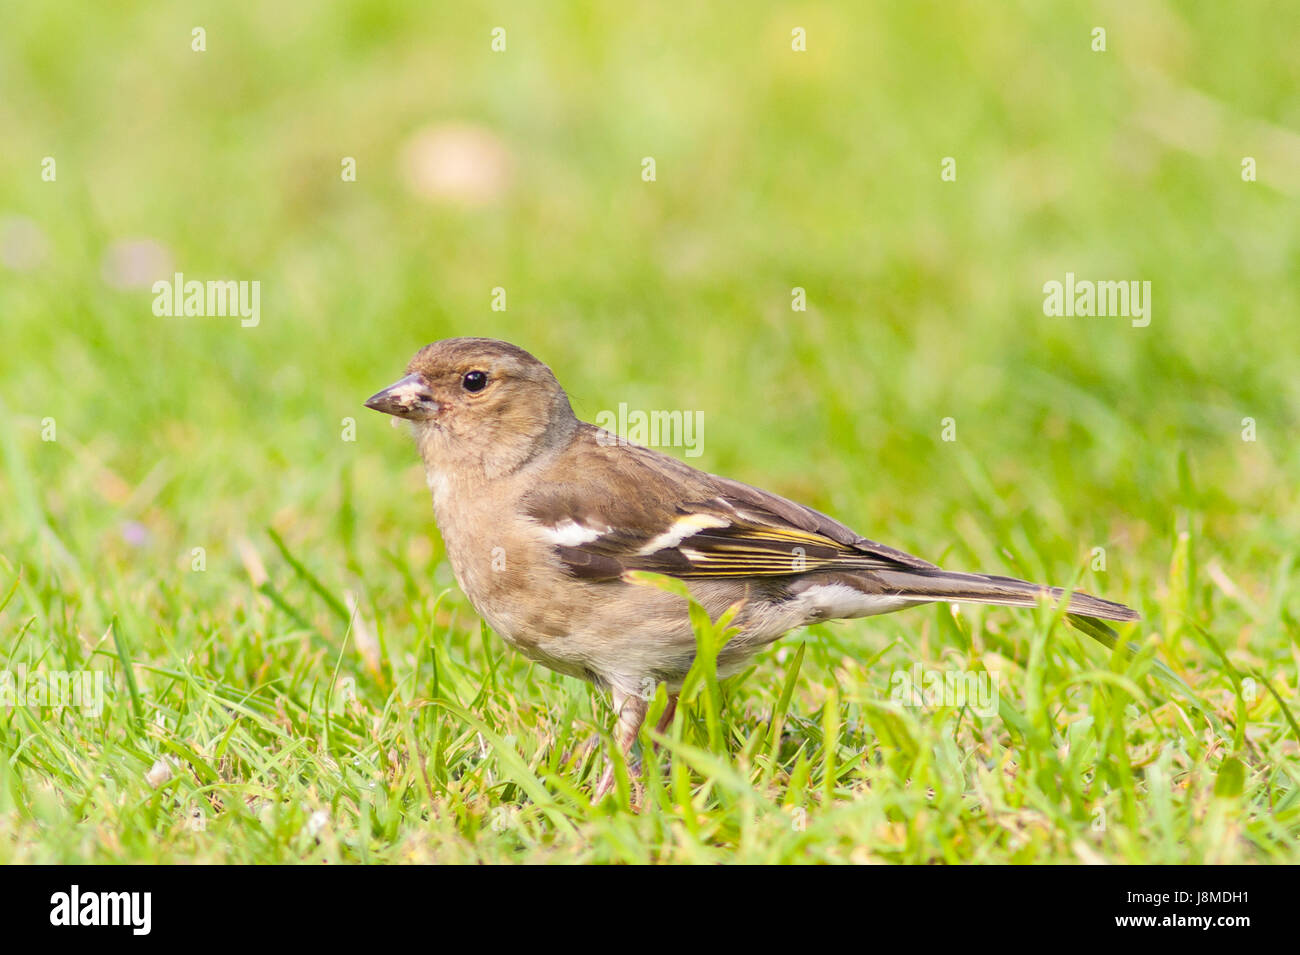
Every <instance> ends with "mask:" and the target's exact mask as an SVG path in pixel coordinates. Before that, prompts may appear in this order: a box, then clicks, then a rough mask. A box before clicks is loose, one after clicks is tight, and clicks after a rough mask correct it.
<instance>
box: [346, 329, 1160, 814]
mask: <svg viewBox="0 0 1300 955" xmlns="http://www.w3.org/2000/svg"><path fill="white" fill-rule="evenodd" d="M406 370H407V374H406V377H404V378H402V379H401V380H400V381H398V382H396V383H395V384H393V385H390V386H389V387H387V388H385V389H384V390H383V391H381V392H379V393H378V394H376V395H374V396H373V397H372V398H370V399H369V400H368V401H367V402H366V407H368V408H373V409H374V410H376V411H382V412H384V413H385V414H390V415H396V416H397V417H399V418H406V419H408V420H410V421H412V422H413V423H414V432H415V438H416V442H417V443H418V445H419V448H420V455H421V457H423V459H424V466H425V471H426V475H427V477H428V482H429V488H430V489H431V490H432V492H433V509H434V514H435V516H436V518H437V521H438V527H439V529H440V530H441V531H442V536H443V540H444V542H445V543H446V547H447V555H448V557H449V558H450V559H451V565H452V569H453V570H454V571H455V574H456V580H457V581H458V582H459V583H460V586H461V589H462V590H464V592H465V595H466V596H467V597H469V599H470V602H471V603H472V604H473V605H474V607H475V608H476V609H477V610H478V612H479V613H480V614H481V615H482V616H483V618H484V619H485V620H486V621H487V622H488V624H489V625H490V626H491V627H492V629H494V630H495V631H496V632H497V633H498V634H500V635H501V636H502V637H504V638H505V639H506V640H507V641H508V642H509V643H510V644H511V645H513V646H514V647H516V648H517V649H518V650H519V651H520V652H522V653H523V654H525V655H526V656H528V657H529V658H530V659H533V660H536V661H538V662H539V663H542V664H544V665H546V666H548V667H550V668H551V669H553V670H558V671H559V672H561V673H567V674H569V675H570V676H575V677H580V678H582V679H585V680H590V681H591V682H593V683H595V684H596V685H597V686H599V687H602V688H608V689H609V690H610V692H611V693H612V695H613V704H614V712H615V713H616V714H617V722H616V725H615V729H614V738H615V741H616V743H617V744H618V745H619V746H620V747H621V748H622V749H623V751H624V753H627V752H628V751H629V750H630V749H631V747H632V745H633V743H634V742H635V740H636V737H637V734H638V732H639V731H640V728H641V724H642V722H643V721H644V719H645V715H646V710H647V707H648V702H649V700H650V699H652V698H653V692H654V688H655V687H656V686H657V685H658V684H659V683H660V682H662V683H665V684H667V688H668V691H669V701H670V705H669V708H668V711H667V712H666V713H665V715H664V720H663V722H662V723H661V724H660V726H661V729H662V728H664V727H666V725H667V723H668V721H669V720H670V719H671V717H672V713H673V707H674V706H675V705H676V692H677V691H678V690H679V689H680V687H681V682H682V680H683V678H684V677H685V676H686V673H687V671H688V670H689V669H690V666H691V663H692V661H693V660H694V657H695V636H694V632H693V630H692V628H691V624H690V620H689V617H688V613H687V605H686V602H685V601H684V600H683V599H682V598H680V597H678V596H676V595H674V594H672V593H669V592H667V591H665V590H661V589H658V588H654V587H647V586H643V585H640V584H637V583H633V582H631V581H629V580H628V579H627V576H626V574H627V573H628V572H629V571H652V572H656V573H660V574H667V575H669V576H672V577H676V578H680V579H681V580H682V581H684V582H685V583H686V584H687V586H688V587H689V589H690V591H691V593H692V595H693V596H694V597H695V599H696V600H697V601H698V602H699V603H700V604H701V605H702V606H703V607H704V608H705V609H707V610H708V612H709V614H710V615H711V616H712V617H714V618H716V617H717V616H719V615H720V614H721V613H723V612H724V611H725V610H727V608H729V607H731V606H732V605H735V604H739V605H740V610H739V613H738V614H737V615H736V617H735V618H734V626H736V627H738V628H739V633H738V634H737V635H736V636H734V637H733V638H732V639H731V640H730V641H729V642H727V643H726V645H725V646H724V647H723V648H722V650H721V652H720V653H719V656H718V669H719V673H720V675H723V676H725V675H728V674H730V673H734V672H736V671H737V670H739V669H740V668H741V667H742V666H743V665H744V664H745V662H746V661H747V660H748V659H749V658H750V657H751V656H753V655H754V654H755V653H756V652H758V651H759V650H760V649H762V648H763V647H764V646H766V645H767V644H769V643H771V642H773V641H774V640H776V639H777V638H778V637H780V636H781V635H782V634H784V633H786V632H787V631H789V630H793V629H795V628H796V627H801V626H804V625H806V624H811V623H816V622H819V621H824V620H833V619H839V618H850V617H867V616H871V615H873V614H881V613H891V612H893V611H895V610H901V609H903V608H904V607H913V606H916V605H918V604H926V603H933V602H936V601H968V602H972V603H983V604H1001V605H1006V606H1013V607H1032V606H1036V605H1037V604H1038V603H1039V601H1040V600H1043V599H1048V600H1056V599H1060V598H1062V597H1064V596H1065V595H1064V592H1063V591H1062V590H1060V589H1059V588H1056V587H1047V586H1043V585H1040V584H1032V583H1029V582H1027V581H1024V580H1017V579H1015V578H1012V577H992V576H987V575H984V574H965V573H956V572H952V571H947V570H941V569H940V568H938V567H936V566H935V565H933V564H930V563H927V562H926V561H924V560H921V559H919V558H916V557H913V556H911V555H910V554H906V553H904V552H903V551H900V550H895V549H894V548H892V547H887V546H885V545H884V544H878V543H876V542H875V541H871V540H867V538H865V537H863V536H861V535H860V534H857V533H855V532H854V531H852V530H850V529H849V528H847V527H845V526H844V525H843V524H840V523H838V522H836V521H834V520H832V519H831V518H829V517H827V516H826V515H824V514H820V513H818V512H817V511H814V510H812V509H810V508H807V507H804V506H803V505H801V504H795V503H794V502H792V501H788V500H786V499H784V498H781V497H778V496H776V495H775V494H770V493H768V492H767V491H761V490H759V489H758V488H754V487H750V486H749V485H747V484H741V483H739V482H738V481H732V480H728V479H727V478H723V477H717V476H716V475H712V474H706V473H704V472H702V471H697V470H696V469H694V468H692V467H690V466H688V465H686V464H684V463H682V462H681V461H679V460H677V459H676V458H672V457H669V456H667V455H664V454H660V453H658V452H657V451H652V450H650V449H648V448H644V447H640V446H638V445H631V444H628V443H626V441H623V440H619V439H618V438H617V437H615V436H613V435H611V434H610V433H609V432H607V431H604V430H602V429H600V428H597V427H595V426H593V425H590V424H586V423H584V422H582V421H579V420H578V419H577V418H576V417H575V416H574V414H573V409H572V408H570V406H569V399H568V397H567V396H566V395H565V393H564V389H563V388H561V387H560V383H559V382H558V381H557V380H556V378H555V375H553V374H552V373H551V370H550V369H549V368H548V367H546V365H544V364H542V363H541V362H540V361H538V360H537V359H536V358H534V357H533V356H532V355H530V354H528V352H526V351H524V350H523V349H521V348H518V347H516V346H514V345H511V344H508V343H507V342H502V341H495V340H492V339H487V338H449V339H446V340H444V341H440V342H434V343H433V344H432V345H427V346H425V347H424V348H422V349H420V351H419V352H418V353H417V354H416V356H415V357H414V358H413V359H412V360H411V363H410V364H409V365H408V366H407V369H406ZM1067 609H1068V611H1069V612H1070V613H1071V614H1076V615H1080V616H1084V617H1092V618H1102V619H1107V620H1136V619H1138V615H1137V614H1136V613H1134V612H1133V611H1132V610H1130V609H1129V608H1128V607H1125V606H1123V605H1122V604H1117V603H1112V602H1110V601H1108V600H1101V599H1099V598H1097V597H1090V596H1087V595H1086V594H1079V593H1075V594H1071V595H1070V596H1069V604H1068V607H1067ZM613 780H614V776H613V761H612V760H611V761H610V763H609V764H608V765H607V768H606V771H605V773H604V774H603V776H602V778H601V781H600V784H599V786H598V787H597V791H596V792H597V796H600V795H603V794H604V793H605V792H607V791H608V790H609V788H610V787H611V785H612V784H613Z"/></svg>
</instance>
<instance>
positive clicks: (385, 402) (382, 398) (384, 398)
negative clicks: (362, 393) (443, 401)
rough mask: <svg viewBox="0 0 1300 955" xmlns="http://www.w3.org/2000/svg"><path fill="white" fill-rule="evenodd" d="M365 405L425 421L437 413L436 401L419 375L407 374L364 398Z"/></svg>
mask: <svg viewBox="0 0 1300 955" xmlns="http://www.w3.org/2000/svg"><path fill="white" fill-rule="evenodd" d="M366 407H367V408H373V409H374V410H375V411H382V412H383V413H384V414H390V415H394V416H395V417H398V418H409V419H410V420H412V421H427V420H428V419H429V418H432V417H433V416H434V415H436V414H437V413H438V402H437V401H435V400H434V398H433V393H432V392H431V391H429V386H428V385H426V384H425V383H424V379H423V378H421V377H420V376H419V375H407V376H406V377H405V378H403V379H402V380H401V381H396V382H394V383H393V384H391V385H389V386H388V387H387V388H385V389H384V390H383V391H381V392H379V393H377V394H373V395H371V396H370V397H369V398H367V399H366Z"/></svg>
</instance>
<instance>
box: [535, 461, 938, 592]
mask: <svg viewBox="0 0 1300 955" xmlns="http://www.w3.org/2000/svg"><path fill="white" fill-rule="evenodd" d="M652 463H653V462H652ZM670 467H671V465H668V466H666V467H665V468H646V469H644V470H642V471H641V473H640V475H639V477H640V481H639V482H638V483H637V484H636V485H635V487H629V488H627V489H626V490H627V491H628V492H629V493H624V494H621V493H610V494H593V493H592V489H591V487H590V485H589V484H588V483H587V482H577V483H574V484H570V483H567V482H560V483H550V482H548V483H546V484H544V485H541V486H539V487H538V488H537V489H535V491H534V492H533V493H532V494H530V495H529V498H528V502H527V508H526V510H527V513H528V514H529V517H530V518H532V519H533V520H534V521H536V522H537V523H538V524H539V525H540V526H541V527H542V530H543V533H544V535H545V536H546V537H547V539H548V540H549V541H550V542H551V543H552V544H553V546H554V549H555V553H556V555H557V556H558V558H559V559H560V561H561V562H562V563H563V564H564V565H565V567H566V568H567V569H568V571H569V572H570V573H572V574H573V575H574V576H577V577H581V578H584V579H589V580H607V579H613V578H616V577H619V576H621V575H622V574H624V573H625V572H627V571H632V570H644V571H652V572H655V573H661V574H667V575H669V576H672V577H679V578H683V579H708V578H735V577H755V576H759V577H766V576H773V577H775V576H790V575H800V574H806V573H812V572H815V571H825V570H871V569H895V570H897V569H904V568H910V569H918V570H925V569H934V565H933V564H929V563H926V562H925V561H923V560H920V559H919V558H916V557H912V556H911V555H910V554H906V553H904V552H903V551H899V550H895V549H894V548H892V547H887V546H885V545H883V544H878V543H876V542H875V541H870V540H867V539H866V538H864V537H862V536H860V535H858V534H856V533H854V532H853V531H851V530H850V529H849V528H847V527H845V526H844V525H842V524H839V523H838V522H836V521H834V520H832V519H831V518H829V517H827V516H826V515H824V514H820V513H818V512H817V511H814V510H811V509H810V508H806V507H804V506H802V505H800V504H795V503H794V502H792V501H788V500H786V499H784V498H781V497H778V496H776V495H774V494H769V493H768V492H766V491H761V490H759V489H758V488H754V487H750V486H749V485H746V484H740V483H739V482H735V481H729V480H727V479H724V478H718V477H714V476H712V475H702V474H700V472H695V471H692V472H690V474H689V475H683V474H676V473H673V471H672V470H668V468H670ZM665 472H666V473H665ZM696 478H707V481H700V480H697V479H696ZM693 479H696V480H693ZM615 483H617V482H615ZM705 494H707V495H708V496H704V495H705Z"/></svg>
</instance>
